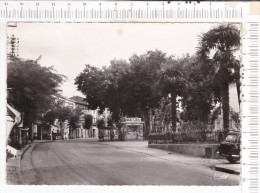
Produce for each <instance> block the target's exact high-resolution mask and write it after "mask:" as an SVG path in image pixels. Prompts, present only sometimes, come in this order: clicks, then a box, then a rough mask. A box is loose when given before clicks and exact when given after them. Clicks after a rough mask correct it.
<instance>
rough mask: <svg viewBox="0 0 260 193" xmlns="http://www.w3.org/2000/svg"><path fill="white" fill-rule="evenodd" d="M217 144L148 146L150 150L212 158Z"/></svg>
mask: <svg viewBox="0 0 260 193" xmlns="http://www.w3.org/2000/svg"><path fill="white" fill-rule="evenodd" d="M218 146H219V144H149V145H148V147H150V148H157V149H164V150H168V151H172V152H176V153H182V154H186V155H193V156H198V157H207V158H214V152H215V151H216V150H217V148H218Z"/></svg>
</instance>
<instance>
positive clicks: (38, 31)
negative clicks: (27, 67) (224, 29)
mask: <svg viewBox="0 0 260 193" xmlns="http://www.w3.org/2000/svg"><path fill="white" fill-rule="evenodd" d="M218 25H219V24H217V23H18V24H17V27H16V28H8V31H7V33H8V35H12V34H14V35H15V36H16V37H18V38H19V41H20V42H19V57H21V58H23V59H37V58H38V57H39V56H41V57H42V58H41V60H40V64H41V65H42V66H54V69H56V70H57V72H58V73H60V74H63V75H65V76H67V77H68V80H67V81H66V82H65V83H63V85H62V86H61V90H62V92H63V95H64V96H65V97H68V98H69V97H72V96H83V95H82V94H81V93H80V92H79V91H77V89H76V86H75V85H74V79H75V78H76V77H77V75H78V74H79V73H80V72H82V71H83V69H84V67H85V64H90V65H93V66H96V67H100V68H101V67H102V66H109V65H110V61H111V60H112V59H115V58H116V59H124V60H127V61H128V59H129V58H130V57H131V56H132V55H133V54H134V53H135V54H138V55H140V54H144V53H145V52H146V51H148V50H155V49H158V50H161V51H163V52H165V53H167V55H175V56H176V57H181V56H182V55H183V54H186V53H189V54H190V55H192V54H194V53H195V52H196V47H198V35H201V34H202V33H205V32H207V31H208V30H210V29H212V28H213V27H216V26H218Z"/></svg>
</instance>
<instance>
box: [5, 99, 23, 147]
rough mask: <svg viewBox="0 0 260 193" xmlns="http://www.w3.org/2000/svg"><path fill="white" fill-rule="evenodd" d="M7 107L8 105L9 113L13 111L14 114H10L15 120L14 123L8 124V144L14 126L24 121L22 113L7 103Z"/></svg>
mask: <svg viewBox="0 0 260 193" xmlns="http://www.w3.org/2000/svg"><path fill="white" fill-rule="evenodd" d="M6 107H7V111H8V113H12V115H9V116H12V118H13V119H14V122H13V123H12V124H6V145H7V144H8V139H9V135H10V133H11V131H12V129H13V127H14V126H15V125H17V126H19V125H20V124H21V122H22V114H21V113H20V112H19V111H17V110H16V109H15V108H13V107H12V106H11V105H9V104H6ZM7 116H8V115H7Z"/></svg>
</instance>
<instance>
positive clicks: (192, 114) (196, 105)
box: [181, 56, 214, 123]
mask: <svg viewBox="0 0 260 193" xmlns="http://www.w3.org/2000/svg"><path fill="white" fill-rule="evenodd" d="M183 60H185V64H184V65H183V66H184V72H185V76H186V80H187V87H186V89H185V91H184V94H183V98H182V100H181V102H182V107H183V109H184V111H183V112H182V113H181V119H182V120H184V121H201V122H204V123H207V122H208V121H209V117H210V114H211V110H212V108H213V100H214V96H213V88H212V87H213V86H212V76H210V75H209V74H204V73H203V72H202V69H201V68H202V63H201V62H200V60H199V59H198V57H196V56H192V57H186V58H184V59H183Z"/></svg>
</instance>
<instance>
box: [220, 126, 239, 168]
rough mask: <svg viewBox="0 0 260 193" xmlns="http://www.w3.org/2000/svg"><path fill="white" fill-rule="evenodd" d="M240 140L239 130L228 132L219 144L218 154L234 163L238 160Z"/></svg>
mask: <svg viewBox="0 0 260 193" xmlns="http://www.w3.org/2000/svg"><path fill="white" fill-rule="evenodd" d="M240 140H241V133H240V132H237V131H232V132H228V133H227V136H226V138H225V139H224V141H223V142H221V144H220V146H219V152H218V153H219V155H220V156H223V157H226V159H227V160H228V161H229V162H230V163H236V162H237V161H238V160H240Z"/></svg>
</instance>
